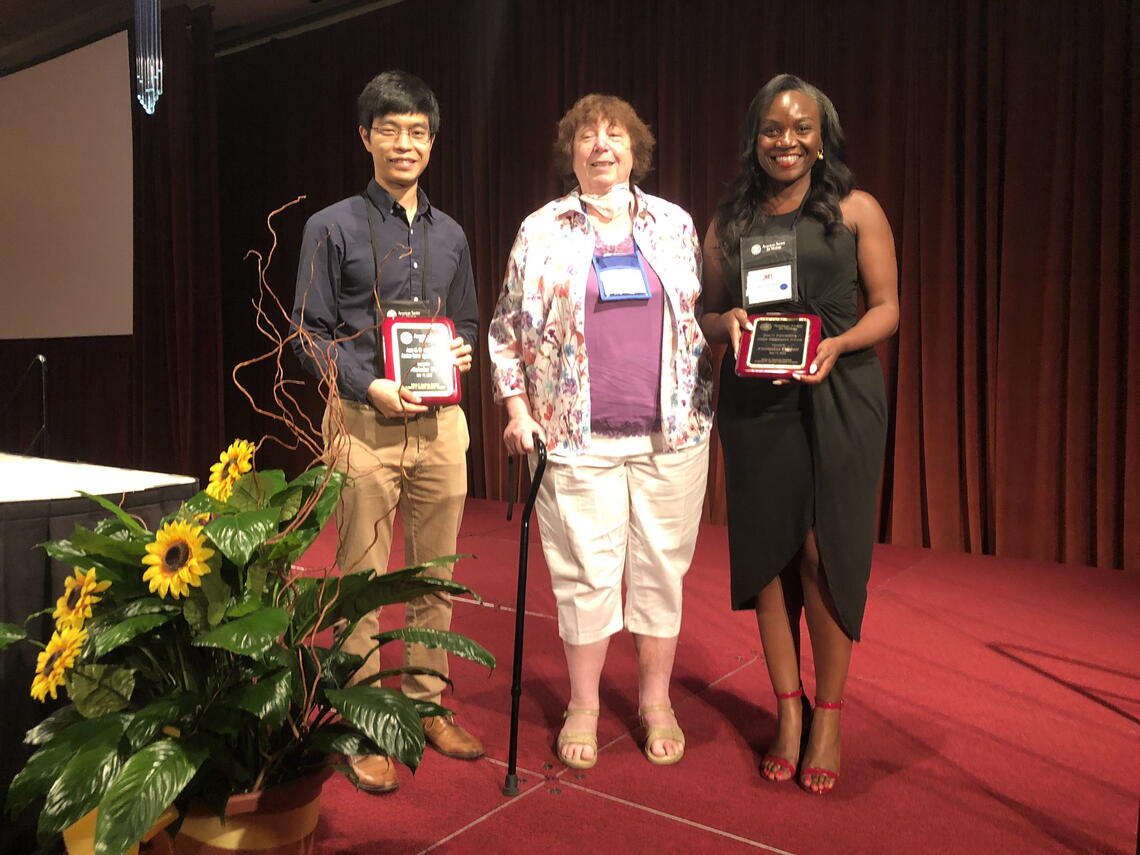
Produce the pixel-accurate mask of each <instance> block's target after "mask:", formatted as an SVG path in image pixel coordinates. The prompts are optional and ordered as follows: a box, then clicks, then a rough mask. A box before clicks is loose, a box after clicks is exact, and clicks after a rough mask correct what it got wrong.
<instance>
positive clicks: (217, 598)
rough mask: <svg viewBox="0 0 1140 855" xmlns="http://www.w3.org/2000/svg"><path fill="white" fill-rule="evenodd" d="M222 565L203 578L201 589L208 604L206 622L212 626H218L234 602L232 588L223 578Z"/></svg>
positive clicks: (212, 569)
mask: <svg viewBox="0 0 1140 855" xmlns="http://www.w3.org/2000/svg"><path fill="white" fill-rule="evenodd" d="M220 563H221V562H219V566H218V567H214V568H211V572H209V573H207V574H206V575H205V576H202V577H201V580H202V584H201V586H200V587H201V589H202V594H203V595H204V596H205V597H206V604H207V610H206V621H207V623H209V625H210V626H217V625H218V623H219V622H220V621H221V619H222V618H223V617H225V614H226V609H228V608H229V607H230V604H231V602H232V600H233V597H232V596H231V591H230V586H229V585H227V584H226V580H225V578H224V577H223V576H222V572H221V566H220Z"/></svg>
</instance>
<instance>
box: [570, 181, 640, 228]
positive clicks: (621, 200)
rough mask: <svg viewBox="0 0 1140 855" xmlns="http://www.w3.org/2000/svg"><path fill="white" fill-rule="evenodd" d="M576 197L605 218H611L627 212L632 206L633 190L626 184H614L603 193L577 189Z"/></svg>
mask: <svg viewBox="0 0 1140 855" xmlns="http://www.w3.org/2000/svg"><path fill="white" fill-rule="evenodd" d="M578 198H579V199H581V200H582V201H583V202H585V203H586V204H588V205H589V206H590V207H591V208H593V209H594V210H595V211H597V212H598V213H599V214H600V215H601V216H603V217H605V218H606V219H607V220H612V219H613V218H614V217H616V216H617V215H618V214H621V213H629V210H630V208H631V207H633V191H632V190H630V189H629V185H628V184H615V185H614V186H613V187H611V188H610V189H609V190H607V191H606V192H605V193H583V192H581V190H579V191H578Z"/></svg>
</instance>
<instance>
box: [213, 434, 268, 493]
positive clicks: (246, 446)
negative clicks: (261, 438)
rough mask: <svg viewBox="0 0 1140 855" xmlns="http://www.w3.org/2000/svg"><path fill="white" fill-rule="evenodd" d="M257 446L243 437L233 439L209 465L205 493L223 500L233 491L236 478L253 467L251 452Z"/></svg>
mask: <svg viewBox="0 0 1140 855" xmlns="http://www.w3.org/2000/svg"><path fill="white" fill-rule="evenodd" d="M256 450H257V446H256V445H254V444H253V443H252V442H248V441H247V440H244V439H235V440H234V441H233V442H232V443H230V447H229V448H227V449H226V450H225V451H223V452H222V453H221V456H219V457H218V462H217V463H215V464H214V465H213V466H211V467H210V483H209V484H207V485H206V494H207V495H209V496H213V497H214V498H215V499H217V500H218V501H219V502H224V501H225V500H226V499H228V498H229V497H230V495H231V494H232V493H233V491H234V484H235V483H237V479H238V478H240V477H241V476H242V475H244V474H245V473H246V472H248V471H249V470H250V469H252V468H253V452H255V451H256Z"/></svg>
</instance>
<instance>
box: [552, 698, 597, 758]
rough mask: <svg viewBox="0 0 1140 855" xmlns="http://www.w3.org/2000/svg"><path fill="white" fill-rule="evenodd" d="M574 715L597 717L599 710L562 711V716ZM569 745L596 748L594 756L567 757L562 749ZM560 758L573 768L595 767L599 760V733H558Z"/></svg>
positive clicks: (564, 717)
mask: <svg viewBox="0 0 1140 855" xmlns="http://www.w3.org/2000/svg"><path fill="white" fill-rule="evenodd" d="M572 715H592V716H594V717H595V718H597V716H598V710H575V709H568V710H566V712H564V713H562V718H563V719H566V718H569V717H570V716H572ZM567 745H585V746H588V747H590V748H593V749H594V756H593V757H591V758H590V759H589V760H582V759H573V758H570V757H567V756H566V755H565V754H563V753H562V750H563V749H564V748H565V747H566V746H567ZM558 759H559V760H561V761H562V762H563V763H565V764H566V765H567V766H569V767H570V768H571V769H593V768H594V764H595V763H597V762H598V735H597V734H596V733H587V732H586V731H584V730H582V731H577V732H574V731H566V730H564V731H562V732H561V733H559V734H558Z"/></svg>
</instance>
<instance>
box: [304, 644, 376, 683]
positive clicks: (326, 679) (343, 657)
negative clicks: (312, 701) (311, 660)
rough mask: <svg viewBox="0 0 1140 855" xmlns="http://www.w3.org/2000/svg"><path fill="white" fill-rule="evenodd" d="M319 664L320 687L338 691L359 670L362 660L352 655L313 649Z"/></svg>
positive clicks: (331, 650)
mask: <svg viewBox="0 0 1140 855" xmlns="http://www.w3.org/2000/svg"><path fill="white" fill-rule="evenodd" d="M312 650H313V653H314V654H315V655H316V658H317V660H318V661H319V662H320V667H321V670H320V675H321V676H320V681H321V685H322V686H324V687H325V688H329V689H339V688H341V687H342V686H345V685H347V684H348V682H349V680H350V679H351V678H352V675H353V674H355V673H356V672H357V671H359V670H360V666H361V665H363V664H364V658H363V657H361V656H357V655H356V654H354V653H346V652H345V651H343V650H335V649H328V648H320V647H318V648H313V649H312Z"/></svg>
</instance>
